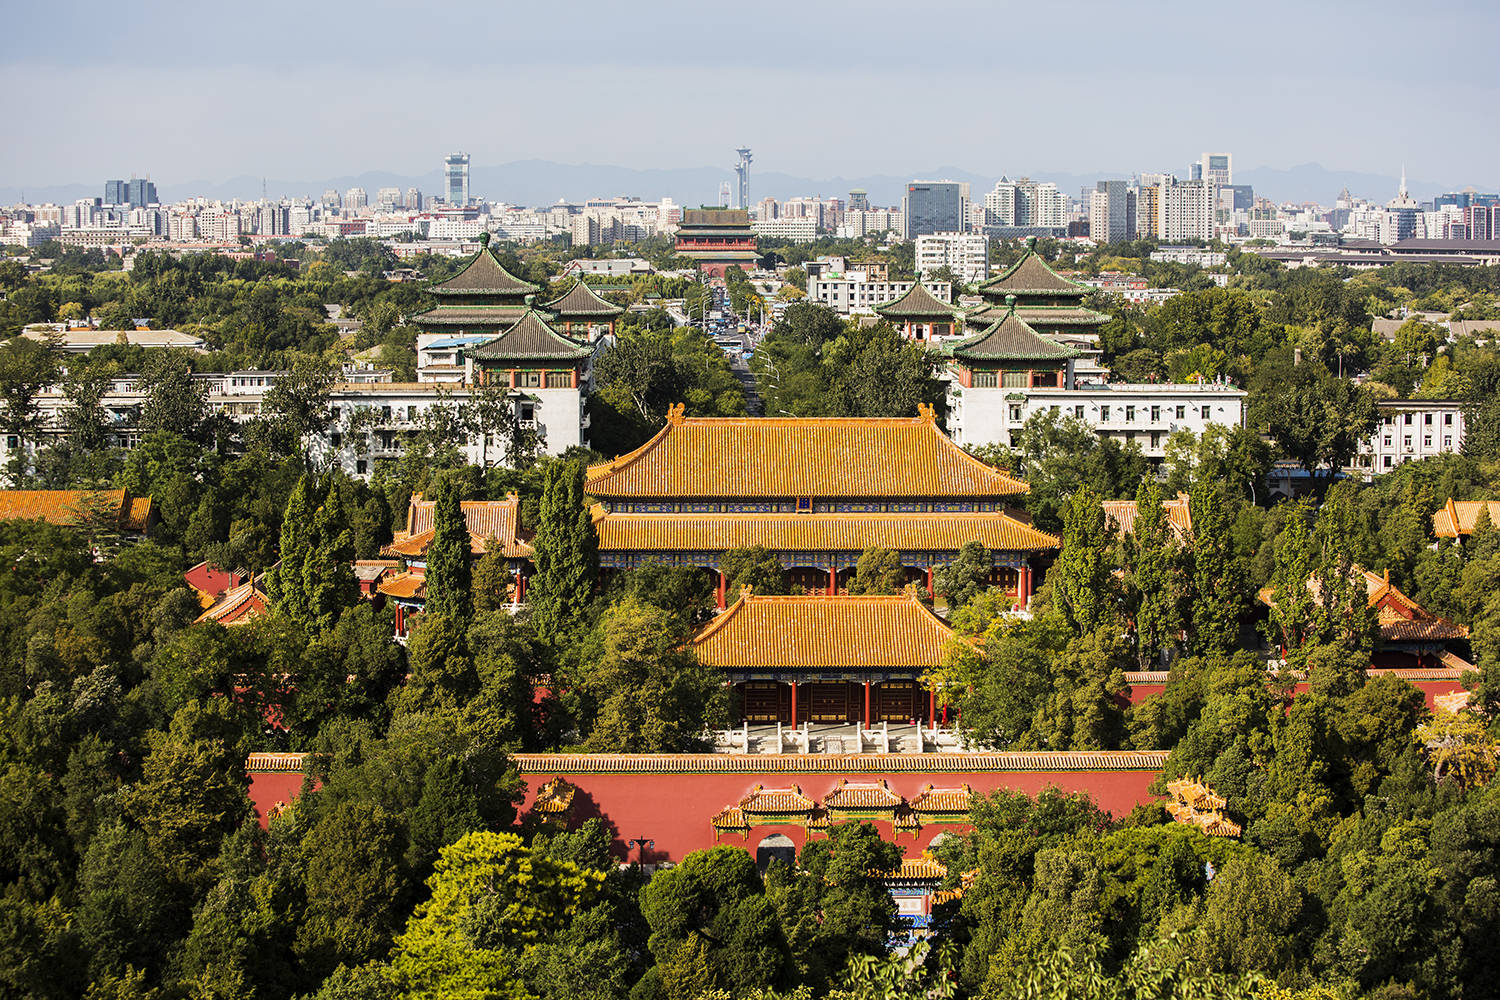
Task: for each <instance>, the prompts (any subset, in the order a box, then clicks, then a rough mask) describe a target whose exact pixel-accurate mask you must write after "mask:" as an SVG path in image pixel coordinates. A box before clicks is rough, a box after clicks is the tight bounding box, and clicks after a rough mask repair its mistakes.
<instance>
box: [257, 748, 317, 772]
mask: <svg viewBox="0 0 1500 1000" xmlns="http://www.w3.org/2000/svg"><path fill="white" fill-rule="evenodd" d="M306 759H307V754H305V753H253V754H251V755H250V756H249V757H247V758H245V770H246V771H251V772H256V773H264V772H266V771H300V770H302V763H303V761H305V760H306Z"/></svg>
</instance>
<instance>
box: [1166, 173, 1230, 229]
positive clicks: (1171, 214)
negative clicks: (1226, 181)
mask: <svg viewBox="0 0 1500 1000" xmlns="http://www.w3.org/2000/svg"><path fill="white" fill-rule="evenodd" d="M1218 200H1219V199H1218V189H1217V188H1216V187H1215V185H1214V184H1213V182H1212V181H1176V182H1168V181H1165V180H1164V181H1162V182H1161V184H1160V185H1159V186H1158V188H1157V197H1156V210H1157V212H1159V213H1160V218H1159V224H1158V232H1160V233H1161V239H1162V240H1164V241H1166V242H1169V243H1170V242H1172V241H1174V240H1211V239H1213V238H1214V234H1215V219H1214V209H1215V207H1217V204H1218Z"/></svg>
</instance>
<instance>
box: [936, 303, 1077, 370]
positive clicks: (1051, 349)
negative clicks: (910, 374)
mask: <svg viewBox="0 0 1500 1000" xmlns="http://www.w3.org/2000/svg"><path fill="white" fill-rule="evenodd" d="M949 353H951V354H952V355H953V356H954V357H955V358H959V359H960V360H973V361H1066V360H1067V359H1068V358H1076V357H1078V354H1079V352H1078V351H1076V350H1074V349H1073V348H1071V347H1065V346H1063V345H1062V344H1059V343H1058V342H1057V341H1055V340H1051V339H1049V338H1047V337H1044V336H1042V335H1041V334H1040V333H1037V332H1036V331H1035V330H1033V329H1032V328H1031V325H1030V324H1029V323H1027V322H1026V321H1025V320H1023V319H1022V318H1021V317H1020V316H1018V315H1016V313H1015V311H1014V310H1012V311H1011V312H1008V313H1006V315H1005V317H1004V318H1003V319H998V320H996V321H995V322H993V323H991V324H990V325H989V326H987V327H985V329H983V330H982V331H980V332H979V333H977V334H975V335H974V336H972V337H968V338H965V339H964V340H961V341H959V342H957V343H955V344H953V345H952V346H951V347H950V349H949Z"/></svg>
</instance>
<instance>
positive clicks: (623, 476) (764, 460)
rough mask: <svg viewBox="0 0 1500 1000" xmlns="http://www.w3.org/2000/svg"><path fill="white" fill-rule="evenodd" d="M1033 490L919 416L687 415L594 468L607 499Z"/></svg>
mask: <svg viewBox="0 0 1500 1000" xmlns="http://www.w3.org/2000/svg"><path fill="white" fill-rule="evenodd" d="M1027 489H1028V487H1027V485H1026V484H1025V483H1023V482H1021V481H1020V480H1018V479H1014V478H1012V477H1010V476H1008V475H1006V474H1005V473H1003V472H1000V471H999V470H997V469H993V468H991V467H990V466H988V465H985V464H984V463H983V462H981V461H979V460H978V459H976V458H973V457H971V456H969V455H968V454H966V453H965V452H964V451H963V449H961V448H959V447H958V445H956V444H954V443H953V442H952V440H950V439H949V438H948V436H947V435H946V434H944V433H943V432H942V431H940V430H939V429H938V426H937V421H936V417H935V416H934V414H933V412H932V409H931V408H930V407H925V406H924V407H923V408H922V413H921V416H917V417H909V418H908V417H873V418H864V417H807V418H803V417H731V418H717V417H715V418H706V417H691V418H688V417H684V416H683V415H682V405H681V404H678V405H677V406H674V407H673V408H672V410H671V412H670V414H669V415H668V418H667V425H666V426H665V427H663V428H662V429H661V430H660V431H659V432H658V433H657V434H656V436H655V437H653V438H652V439H651V440H650V441H647V442H646V443H645V444H643V445H641V446H640V447H639V448H637V449H636V450H635V451H632V452H629V453H628V454H625V455H621V456H620V457H618V458H616V459H614V460H613V461H609V462H604V463H602V464H600V465H594V466H590V468H589V472H588V485H587V490H588V492H589V493H591V494H593V495H594V496H599V497H997V496H1010V495H1013V494H1018V493H1025V492H1026V491H1027Z"/></svg>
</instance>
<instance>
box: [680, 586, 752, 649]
mask: <svg viewBox="0 0 1500 1000" xmlns="http://www.w3.org/2000/svg"><path fill="white" fill-rule="evenodd" d="M749 601H750V588H749V587H741V588H740V596H739V598H738V599H737V600H736V601H735V602H734V603H733V604H731V605H729V607H727V608H725V609H724V610H723V611H721V612H719V613H718V614H716V615H714V618H713V621H711V622H709V623H708V624H707V625H705V626H703V628H702V629H700V630H699V631H698V634H697V635H695V636H693V638H692V639H691V640H690V641H689V642H688V645H689V646H699V645H702V644H703V643H705V642H707V641H708V640H709V639H712V638H713V637H714V636H715V635H718V634H719V633H720V632H722V631H723V630H724V629H725V628H726V627H728V625H729V623H730V622H731V621H732V620H733V619H734V617H735V616H736V615H738V614H739V613H740V612H741V611H743V610H745V607H746V605H747V604H748V603H749Z"/></svg>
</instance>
